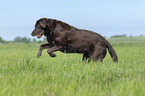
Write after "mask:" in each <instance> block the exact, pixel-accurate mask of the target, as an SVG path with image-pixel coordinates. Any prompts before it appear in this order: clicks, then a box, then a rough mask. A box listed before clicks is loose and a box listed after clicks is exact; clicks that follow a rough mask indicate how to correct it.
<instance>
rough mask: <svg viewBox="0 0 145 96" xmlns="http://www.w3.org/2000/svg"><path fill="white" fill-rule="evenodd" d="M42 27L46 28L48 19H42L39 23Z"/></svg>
mask: <svg viewBox="0 0 145 96" xmlns="http://www.w3.org/2000/svg"><path fill="white" fill-rule="evenodd" d="M39 24H40V26H42V27H43V28H46V19H41V20H40V21H39Z"/></svg>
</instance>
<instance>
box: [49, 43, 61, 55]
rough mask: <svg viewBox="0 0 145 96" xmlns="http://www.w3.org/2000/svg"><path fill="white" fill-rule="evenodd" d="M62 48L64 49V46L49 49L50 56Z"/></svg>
mask: <svg viewBox="0 0 145 96" xmlns="http://www.w3.org/2000/svg"><path fill="white" fill-rule="evenodd" d="M61 48H63V47H62V46H56V45H55V46H53V47H51V48H49V49H48V50H47V53H48V54H50V53H52V52H54V51H58V50H59V49H61Z"/></svg>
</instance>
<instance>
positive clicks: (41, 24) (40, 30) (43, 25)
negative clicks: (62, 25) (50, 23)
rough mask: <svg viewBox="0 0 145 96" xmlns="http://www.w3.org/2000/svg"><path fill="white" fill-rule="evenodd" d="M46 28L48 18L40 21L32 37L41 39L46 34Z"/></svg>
mask: <svg viewBox="0 0 145 96" xmlns="http://www.w3.org/2000/svg"><path fill="white" fill-rule="evenodd" d="M46 27H47V19H46V18H42V19H40V20H38V21H37V22H36V24H35V29H34V30H33V32H32V33H31V35H32V36H37V38H41V37H42V36H43V35H44V33H45V30H46Z"/></svg>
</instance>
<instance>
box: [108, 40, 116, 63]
mask: <svg viewBox="0 0 145 96" xmlns="http://www.w3.org/2000/svg"><path fill="white" fill-rule="evenodd" d="M106 47H107V49H108V51H109V53H110V55H111V58H112V59H113V61H114V62H118V57H117V54H116V52H115V50H114V49H113V47H112V45H111V44H110V43H109V42H108V41H107V45H106Z"/></svg>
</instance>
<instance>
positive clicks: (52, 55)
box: [48, 53, 56, 57]
mask: <svg viewBox="0 0 145 96" xmlns="http://www.w3.org/2000/svg"><path fill="white" fill-rule="evenodd" d="M48 54H49V55H50V56H51V57H56V54H54V53H48Z"/></svg>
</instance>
